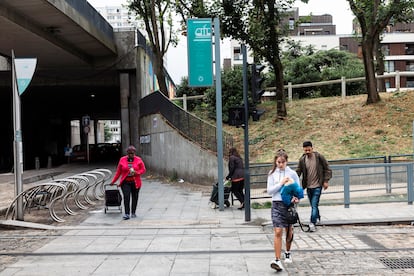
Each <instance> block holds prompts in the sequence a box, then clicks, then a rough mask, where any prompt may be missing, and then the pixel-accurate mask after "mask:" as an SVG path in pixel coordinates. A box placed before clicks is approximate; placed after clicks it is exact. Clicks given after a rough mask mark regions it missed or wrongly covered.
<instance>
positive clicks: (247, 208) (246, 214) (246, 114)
mask: <svg viewBox="0 0 414 276" xmlns="http://www.w3.org/2000/svg"><path fill="white" fill-rule="evenodd" d="M241 50H242V55H243V102H244V220H245V221H250V220H251V214H250V211H251V210H250V169H249V101H248V98H247V51H246V45H245V44H242V45H241Z"/></svg>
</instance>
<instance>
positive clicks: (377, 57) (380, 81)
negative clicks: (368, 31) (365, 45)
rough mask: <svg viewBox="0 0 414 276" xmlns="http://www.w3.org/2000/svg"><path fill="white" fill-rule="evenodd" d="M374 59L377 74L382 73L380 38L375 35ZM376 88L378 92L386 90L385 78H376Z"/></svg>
mask: <svg viewBox="0 0 414 276" xmlns="http://www.w3.org/2000/svg"><path fill="white" fill-rule="evenodd" d="M375 60H376V72H377V75H378V76H382V75H384V72H385V64H384V54H383V53H382V49H381V42H380V38H379V37H377V38H376V39H375ZM377 86H378V87H377V88H378V91H379V92H386V91H387V89H386V87H385V79H384V78H380V79H377Z"/></svg>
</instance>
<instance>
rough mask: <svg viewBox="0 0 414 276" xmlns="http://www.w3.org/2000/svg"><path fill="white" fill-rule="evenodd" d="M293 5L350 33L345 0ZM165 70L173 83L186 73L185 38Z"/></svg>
mask: <svg viewBox="0 0 414 276" xmlns="http://www.w3.org/2000/svg"><path fill="white" fill-rule="evenodd" d="M87 1H88V2H89V3H90V4H91V5H92V6H95V7H103V6H119V5H121V4H126V2H127V1H126V0H87ZM294 6H295V7H298V8H299V15H301V16H302V15H309V14H310V13H312V14H313V15H322V14H325V13H327V14H330V15H332V18H333V24H335V25H336V33H337V34H351V33H352V18H353V15H352V12H351V10H350V8H349V4H348V1H347V0H309V1H308V3H307V4H304V3H302V2H301V1H300V0H297V1H296V2H295V5H294ZM228 45H229V42H228V41H224V42H222V43H221V45H220V49H221V51H220V56H221V59H223V58H229V57H230V56H231V54H230V48H229V46H228ZM166 67H167V70H168V72H169V74H170V76H171V77H172V79H173V80H174V82H175V84H177V85H178V84H180V82H181V78H182V77H184V76H187V75H188V70H187V38H186V37H185V36H181V37H180V42H179V44H178V46H177V47H176V48H173V47H170V48H169V50H168V53H167V64H166Z"/></svg>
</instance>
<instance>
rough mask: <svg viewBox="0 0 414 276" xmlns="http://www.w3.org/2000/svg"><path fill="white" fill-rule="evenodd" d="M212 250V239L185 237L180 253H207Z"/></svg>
mask: <svg viewBox="0 0 414 276" xmlns="http://www.w3.org/2000/svg"><path fill="white" fill-rule="evenodd" d="M209 250H210V237H209V236H198V237H188V236H184V237H183V238H182V240H181V243H180V247H179V251H206V252H208V251H209Z"/></svg>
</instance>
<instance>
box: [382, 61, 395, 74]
mask: <svg viewBox="0 0 414 276" xmlns="http://www.w3.org/2000/svg"><path fill="white" fill-rule="evenodd" d="M384 65H385V72H388V73H389V72H394V71H395V69H394V61H392V60H386V61H385V62H384Z"/></svg>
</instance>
